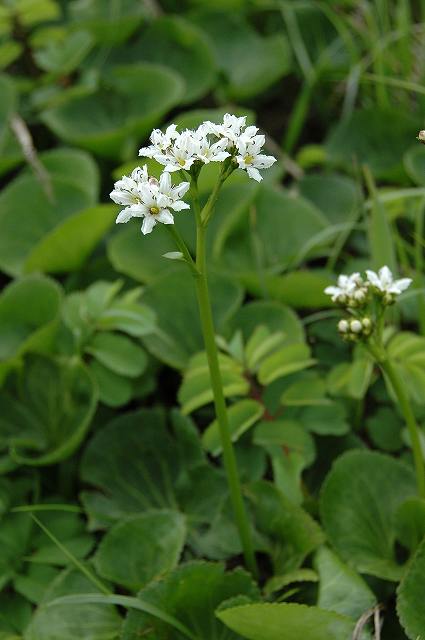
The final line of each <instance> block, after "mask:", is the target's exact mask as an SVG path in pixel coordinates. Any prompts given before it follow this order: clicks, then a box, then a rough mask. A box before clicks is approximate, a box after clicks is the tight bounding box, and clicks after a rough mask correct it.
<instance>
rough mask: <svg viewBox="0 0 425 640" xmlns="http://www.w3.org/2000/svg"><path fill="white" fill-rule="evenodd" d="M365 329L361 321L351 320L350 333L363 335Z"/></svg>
mask: <svg viewBox="0 0 425 640" xmlns="http://www.w3.org/2000/svg"><path fill="white" fill-rule="evenodd" d="M362 329H363V326H362V323H361V322H360V320H351V322H350V331H351V332H352V333H361V332H362Z"/></svg>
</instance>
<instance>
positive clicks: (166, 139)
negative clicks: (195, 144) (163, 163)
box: [139, 124, 179, 158]
mask: <svg viewBox="0 0 425 640" xmlns="http://www.w3.org/2000/svg"><path fill="white" fill-rule="evenodd" d="M176 129H177V125H175V124H170V125H169V126H168V127H167V128H166V130H165V132H164V133H163V132H162V131H161V129H154V130H153V131H152V133H151V135H150V138H149V139H150V141H151V143H152V144H150V145H149V147H142V148H141V149H139V156H143V157H145V158H155V157H156V156H157V155H163V154H164V153H166V152H167V149H169V147H171V145H172V144H173V141H174V140H175V139H176V138H177V137H178V135H179V134H178V133H177V131H176Z"/></svg>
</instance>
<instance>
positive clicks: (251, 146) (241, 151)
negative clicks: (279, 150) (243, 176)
mask: <svg viewBox="0 0 425 640" xmlns="http://www.w3.org/2000/svg"><path fill="white" fill-rule="evenodd" d="M264 141H265V138H264V136H257V135H254V136H252V137H249V136H246V137H244V136H243V135H242V136H241V138H240V139H239V140H237V141H236V148H237V150H238V155H237V156H236V161H237V163H238V166H239V168H240V169H245V170H246V172H247V173H248V175H249V177H250V178H253V179H254V180H256V181H257V182H260V181H261V180H262V179H263V178H262V176H261V174H260V172H259V171H258V169H268V168H269V167H271V166H272V164H274V163H275V162H276V158H274V157H273V156H266V155H264V154H262V153H261V150H262V146H263V145H264Z"/></svg>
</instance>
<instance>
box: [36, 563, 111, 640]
mask: <svg viewBox="0 0 425 640" xmlns="http://www.w3.org/2000/svg"><path fill="white" fill-rule="evenodd" d="M79 593H94V594H95V593H98V590H97V589H96V588H95V587H93V584H92V583H91V582H90V581H89V580H88V579H87V578H86V577H85V576H83V575H82V574H81V573H80V572H79V571H75V570H74V571H65V572H63V573H62V574H60V575H59V576H58V577H57V578H56V580H54V581H53V583H52V585H51V586H50V588H49V590H48V592H47V593H46V595H45V598H44V600H43V602H42V604H40V606H39V607H38V608H37V609H36V611H35V613H34V615H33V618H32V620H31V622H30V624H29V626H28V627H27V628H26V630H25V633H24V640H58V638H60V639H61V640H75V638H84V640H116V638H117V637H118V634H119V630H120V626H121V618H120V616H119V615H118V612H117V610H116V609H115V607H113V606H111V605H104V604H84V603H78V604H74V605H71V604H54V603H53V601H54V600H55V599H57V598H60V597H61V596H65V595H71V594H79ZM50 603H52V604H50Z"/></svg>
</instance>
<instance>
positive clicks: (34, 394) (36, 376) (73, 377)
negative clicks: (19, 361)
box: [0, 356, 97, 466]
mask: <svg viewBox="0 0 425 640" xmlns="http://www.w3.org/2000/svg"><path fill="white" fill-rule="evenodd" d="M0 395H1V405H2V415H1V418H0V440H1V442H2V443H3V444H5V445H8V446H9V447H10V452H11V456H12V458H13V460H15V461H16V462H18V463H20V464H26V465H35V466H39V465H48V464H54V463H56V462H59V461H60V460H64V459H65V458H67V457H69V456H70V455H71V454H72V453H74V451H75V450H76V449H77V447H78V446H79V445H80V443H81V441H82V440H83V439H84V437H85V435H86V433H87V430H88V428H89V426H90V422H91V419H92V417H93V414H94V411H95V409H96V404H97V393H96V389H95V385H94V383H93V380H92V378H91V376H90V375H89V373H88V371H87V369H86V367H85V366H84V365H83V364H81V363H79V362H76V361H69V362H66V363H63V364H59V363H57V362H55V361H54V360H51V359H50V358H45V357H41V356H32V357H31V358H29V357H27V359H26V360H25V367H24V369H23V376H22V378H21V379H20V380H16V379H15V378H13V379H10V380H8V384H7V386H5V387H4V388H3V390H2V391H1V392H0Z"/></svg>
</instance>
